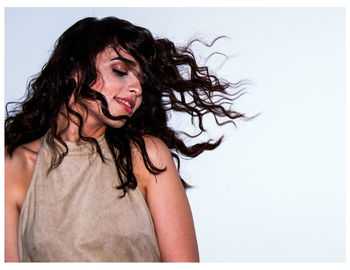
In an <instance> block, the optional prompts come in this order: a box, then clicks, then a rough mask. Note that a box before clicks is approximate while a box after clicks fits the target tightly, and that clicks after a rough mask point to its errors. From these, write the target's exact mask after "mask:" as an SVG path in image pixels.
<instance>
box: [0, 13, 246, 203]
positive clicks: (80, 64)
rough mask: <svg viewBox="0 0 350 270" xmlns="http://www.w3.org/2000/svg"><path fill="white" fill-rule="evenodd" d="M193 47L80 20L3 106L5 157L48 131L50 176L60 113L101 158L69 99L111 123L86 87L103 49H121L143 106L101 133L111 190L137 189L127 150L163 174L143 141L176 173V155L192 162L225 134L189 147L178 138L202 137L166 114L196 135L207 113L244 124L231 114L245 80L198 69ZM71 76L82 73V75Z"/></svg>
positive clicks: (58, 154)
mask: <svg viewBox="0 0 350 270" xmlns="http://www.w3.org/2000/svg"><path fill="white" fill-rule="evenodd" d="M190 45H191V44H190V43H189V44H188V45H187V46H185V47H176V46H175V45H174V43H173V42H171V41H170V40H168V39H162V38H154V37H153V36H152V34H151V33H150V32H149V31H148V30H147V29H145V28H142V27H139V26H135V25H133V24H131V23H130V22H128V21H125V20H121V19H118V18H115V17H106V18H103V19H97V18H92V17H90V18H85V19H82V20H80V21H78V22H77V23H75V24H74V25H72V26H71V27H70V28H68V29H67V30H66V31H65V32H64V33H63V34H62V36H61V37H60V38H59V39H58V40H57V42H56V44H55V48H54V50H53V52H52V54H51V56H50V58H49V60H48V62H47V63H46V64H45V65H44V67H43V68H42V70H41V72H40V73H38V74H37V75H36V76H35V77H34V78H33V79H32V80H31V81H30V83H29V84H28V87H27V91H28V93H27V97H26V99H25V100H24V101H23V102H17V105H18V106H17V109H14V110H12V111H11V112H9V111H8V110H7V109H6V111H7V118H6V120H5V145H6V146H7V148H6V149H7V153H8V154H9V155H12V154H13V151H14V150H15V149H16V148H17V147H19V146H21V145H23V144H25V143H28V142H31V141H33V140H36V139H38V138H41V137H42V136H44V135H45V134H46V133H47V132H48V136H47V137H46V139H47V143H48V145H49V146H50V148H51V150H52V152H53V157H52V161H51V167H50V168H49V171H48V173H49V172H50V171H51V170H53V169H54V168H56V167H57V166H59V165H60V164H61V162H62V160H63V158H64V157H65V156H66V155H67V153H68V147H67V145H66V143H65V142H64V141H63V140H62V138H61V135H62V133H63V132H64V130H60V129H58V127H57V118H58V116H59V114H60V113H61V112H62V110H65V111H66V112H68V115H69V114H71V115H75V116H76V117H77V118H78V124H79V125H78V126H79V136H80V140H83V141H88V142H90V143H91V145H92V147H93V148H94V149H95V150H96V151H97V152H98V153H99V155H100V157H101V158H102V160H103V161H104V157H103V154H102V152H101V149H100V147H99V144H98V142H97V140H96V139H94V138H91V137H85V136H83V135H82V130H83V117H82V115H80V114H79V113H78V112H76V111H75V110H73V109H72V108H71V106H70V105H69V100H70V98H71V96H72V95H74V98H75V100H76V101H77V102H80V104H81V105H82V106H83V107H84V103H83V102H81V101H82V100H99V101H100V103H101V108H102V112H103V113H104V114H105V116H106V117H108V118H112V119H115V117H113V116H112V115H110V113H109V110H108V105H107V102H106V100H105V98H104V96H103V95H102V94H100V93H99V92H97V91H94V90H93V89H91V88H90V87H89V86H90V85H93V83H94V82H96V78H97V76H98V75H97V74H98V71H97V70H96V56H97V54H98V53H100V52H102V51H103V50H104V49H105V48H107V47H113V48H115V50H117V49H118V48H123V49H124V50H125V51H127V52H128V53H129V54H130V55H131V56H133V57H134V58H135V60H136V61H137V62H138V64H139V65H140V69H141V74H138V76H140V81H141V86H142V92H143V102H142V105H141V106H140V108H139V109H138V110H137V111H136V112H135V113H134V114H133V115H132V117H131V118H129V119H127V121H126V123H125V124H124V125H123V126H122V127H121V128H112V127H107V129H106V132H105V138H106V141H107V143H108V146H109V149H110V151H111V153H112V156H113V159H114V163H115V166H116V169H117V172H118V175H119V178H120V185H119V186H117V187H116V188H117V189H121V190H123V196H124V195H125V193H126V192H127V190H128V189H129V188H131V189H133V188H136V186H137V181H136V178H135V175H134V173H133V168H132V154H131V147H132V145H135V146H136V147H137V149H138V150H139V151H140V153H141V154H142V157H143V161H144V164H145V166H146V168H147V169H148V170H149V171H150V172H151V173H153V174H155V175H157V174H159V173H160V172H162V171H164V170H166V168H157V167H156V166H154V164H152V162H151V160H150V158H149V156H148V154H147V151H146V147H145V141H144V137H145V136H147V135H152V136H155V137H157V138H159V139H161V140H162V141H163V142H164V143H165V144H166V145H167V147H168V148H169V150H170V151H171V154H172V156H173V158H174V159H175V160H176V163H177V168H178V170H179V168H180V157H179V155H181V156H184V157H191V158H192V157H196V156H198V155H199V154H201V153H202V152H203V151H205V150H213V149H215V148H216V147H218V146H219V145H220V143H221V142H222V139H223V137H220V138H219V139H217V140H214V139H211V140H208V141H204V142H202V143H196V144H193V145H186V144H185V143H184V140H183V136H185V137H187V138H195V137H197V136H199V135H200V134H196V135H191V134H188V133H185V132H182V131H176V130H174V129H173V128H171V127H170V126H169V125H168V118H169V114H170V112H171V111H177V112H184V113H187V114H189V115H190V116H191V119H192V123H193V124H194V125H196V126H197V127H198V128H199V130H200V133H201V132H205V131H206V129H205V127H204V124H203V117H204V116H205V115H207V114H211V115H212V116H214V119H215V121H216V123H217V124H218V125H225V124H228V123H232V124H234V125H235V122H234V120H235V119H238V118H241V119H247V117H246V116H245V115H244V114H242V113H239V112H237V111H234V110H232V109H231V105H232V104H233V101H234V100H235V99H236V98H237V97H238V96H240V94H241V90H242V89H241V88H242V85H243V84H244V83H243V82H242V81H239V82H237V83H234V84H232V83H229V82H227V81H224V80H221V79H219V78H217V77H216V76H215V75H213V74H210V73H209V70H208V67H206V66H199V65H198V64H197V62H196V59H195V56H194V54H193V52H192V51H191V49H190ZM207 46H211V44H207ZM74 74H79V76H78V77H79V78H78V79H77V78H76V76H75V75H74ZM229 89H231V90H234V91H231V92H230V91H229ZM227 104H228V105H229V108H227V106H226V105H227ZM85 108H86V107H85ZM220 119H222V121H221V122H220ZM180 178H181V177H180ZM181 181H182V183H183V185H184V187H185V188H187V187H189V185H188V184H187V183H186V182H185V181H184V179H182V178H181Z"/></svg>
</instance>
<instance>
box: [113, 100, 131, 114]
mask: <svg viewBox="0 0 350 270" xmlns="http://www.w3.org/2000/svg"><path fill="white" fill-rule="evenodd" d="M114 100H115V101H117V102H118V103H119V104H120V105H122V107H123V108H124V110H126V111H127V112H128V113H129V114H131V113H132V112H133V108H134V106H135V101H133V100H132V99H129V98H120V97H115V98H114Z"/></svg>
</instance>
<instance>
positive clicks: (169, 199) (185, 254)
mask: <svg viewBox="0 0 350 270" xmlns="http://www.w3.org/2000/svg"><path fill="white" fill-rule="evenodd" d="M145 143H146V149H147V153H148V155H149V157H150V160H151V161H152V163H153V164H154V165H155V166H156V167H158V168H164V167H166V170H165V171H164V172H161V173H160V174H158V175H153V174H151V173H149V172H148V171H147V169H146V168H145V167H144V168H143V173H142V174H139V176H137V175H136V177H137V178H140V177H142V180H141V182H142V185H144V187H145V190H146V201H147V204H148V207H149V209H150V212H151V215H152V219H153V223H154V227H155V231H156V235H157V239H158V244H159V249H160V253H161V258H162V261H187V262H190V261H192V262H193V261H199V255H198V246H197V240H196V234H195V229H194V224H193V218H192V213H191V209H190V205H189V202H188V200H187V196H186V193H185V190H184V188H183V185H182V183H181V180H180V178H179V175H178V172H177V169H176V167H175V164H174V161H173V158H172V156H171V153H170V151H169V150H168V148H167V146H166V145H165V144H164V142H162V141H161V140H160V139H157V138H155V137H148V138H145ZM140 175H142V176H140ZM138 181H139V180H138Z"/></svg>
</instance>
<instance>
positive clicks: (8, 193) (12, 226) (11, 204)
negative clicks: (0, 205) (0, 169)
mask: <svg viewBox="0 0 350 270" xmlns="http://www.w3.org/2000/svg"><path fill="white" fill-rule="evenodd" d="M14 163H15V161H14V160H13V159H11V158H10V157H8V156H6V157H5V261H6V262H16V261H18V247H17V226H18V218H19V209H18V207H17V205H18V197H19V188H18V181H17V179H18V175H17V171H16V170H15V164H14Z"/></svg>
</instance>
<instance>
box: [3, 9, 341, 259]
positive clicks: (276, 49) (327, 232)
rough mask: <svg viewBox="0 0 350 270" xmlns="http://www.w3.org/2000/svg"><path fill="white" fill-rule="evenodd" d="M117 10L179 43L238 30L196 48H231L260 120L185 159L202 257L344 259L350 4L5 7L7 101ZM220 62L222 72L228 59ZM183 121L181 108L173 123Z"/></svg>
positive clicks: (246, 106) (228, 71) (248, 103)
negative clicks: (87, 28) (79, 29)
mask: <svg viewBox="0 0 350 270" xmlns="http://www.w3.org/2000/svg"><path fill="white" fill-rule="evenodd" d="M111 15H113V16H117V17H119V18H123V19H127V20H129V21H131V22H132V23H134V24H136V25H140V26H144V27H146V28H148V29H149V30H151V32H152V33H153V34H154V35H155V36H159V37H167V38H169V39H171V40H173V41H174V42H175V43H176V44H179V45H180V44H184V43H186V42H187V41H188V40H189V39H190V38H191V37H193V36H194V35H195V36H198V34H199V36H201V37H203V38H204V39H207V40H210V39H213V38H215V37H216V36H218V35H227V36H230V37H231V39H226V40H220V41H219V42H218V43H217V46H215V47H214V48H213V49H211V50H202V47H200V46H196V48H197V49H198V50H197V52H198V53H199V54H200V55H202V56H204V57H205V56H208V55H209V54H210V53H211V52H213V50H218V51H222V52H224V53H226V54H227V55H234V57H232V58H231V60H230V61H228V62H227V63H226V64H225V65H224V67H223V68H221V69H220V70H219V71H218V73H219V75H221V76H223V77H225V78H226V79H228V80H231V81H235V80H239V79H249V80H250V81H251V82H252V84H251V85H250V86H249V88H248V89H247V91H248V94H247V95H245V96H243V97H242V98H241V99H239V100H237V102H236V104H237V108H239V109H241V110H243V111H244V112H247V113H248V114H251V115H253V114H255V113H260V116H259V117H258V118H256V119H255V120H252V121H249V122H238V128H237V129H235V128H233V127H226V128H224V129H216V128H214V127H212V128H211V129H210V130H211V133H212V134H213V135H215V136H216V135H217V134H218V133H219V132H224V133H225V134H226V139H225V141H224V143H223V144H222V145H221V146H220V147H219V148H218V149H217V150H215V151H213V152H209V153H205V154H203V155H202V156H200V157H198V158H196V159H194V160H191V161H185V162H184V163H183V165H182V168H183V173H182V175H183V176H184V178H185V179H187V180H188V182H190V183H191V184H193V185H194V186H195V188H193V189H192V190H190V191H188V197H189V199H190V202H191V206H192V211H193V215H194V219H195V225H196V230H197V237H198V242H199V247H200V254H201V260H202V261H205V262H238V261H249V262H253V261H259V262H263V261H274V262H277V261H280V262H290V261H298V262H323V261H330V262H334V261H344V260H345V9H343V8H76V9H73V8H70V9H64V8H41V9H40V8H29V9H28V8H26V9H23V8H22V9H18V8H17V9H14V8H7V9H6V10H5V102H8V101H13V100H16V99H18V98H20V97H21V96H23V94H24V91H25V85H26V82H27V79H28V78H29V77H30V76H31V75H33V74H35V73H36V72H38V71H39V70H40V68H41V67H42V65H43V64H44V63H45V61H46V60H47V58H48V56H49V54H50V50H51V49H52V47H53V44H54V42H55V40H56V39H57V38H58V36H59V35H60V34H61V33H62V32H63V31H64V30H65V29H66V28H68V27H69V26H70V25H71V24H73V23H74V22H76V21H77V20H79V19H81V18H83V17H86V16H97V17H105V16H111ZM215 59H216V60H215ZM215 59H211V60H210V61H209V62H208V63H209V64H210V65H211V67H212V68H213V69H214V70H216V69H215V68H216V67H218V66H219V65H220V62H221V61H222V60H223V58H220V57H217V58H215ZM186 121H187V120H186ZM184 123H185V121H184V120H182V121H181V117H179V116H174V118H173V121H172V124H173V125H174V126H177V127H179V128H188V125H187V124H186V123H185V127H182V125H183V124H184Z"/></svg>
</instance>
